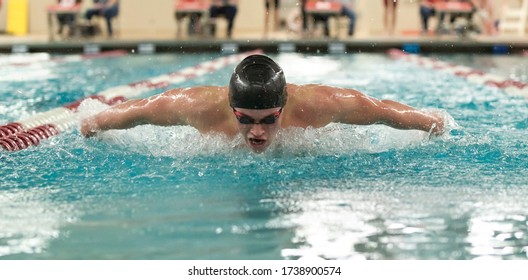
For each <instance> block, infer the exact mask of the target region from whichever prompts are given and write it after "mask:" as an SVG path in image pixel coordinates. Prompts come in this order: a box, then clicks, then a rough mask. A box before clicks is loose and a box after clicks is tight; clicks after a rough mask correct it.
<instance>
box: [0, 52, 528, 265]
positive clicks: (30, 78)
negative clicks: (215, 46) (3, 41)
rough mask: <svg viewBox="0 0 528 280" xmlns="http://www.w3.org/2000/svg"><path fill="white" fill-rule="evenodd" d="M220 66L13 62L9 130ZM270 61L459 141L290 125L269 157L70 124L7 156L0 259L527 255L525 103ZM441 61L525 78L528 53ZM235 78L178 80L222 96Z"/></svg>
mask: <svg viewBox="0 0 528 280" xmlns="http://www.w3.org/2000/svg"><path fill="white" fill-rule="evenodd" d="M218 56H219V54H197V55H176V54H175V55H170V54H164V55H129V56H125V57H113V58H108V59H93V60H85V61H80V62H68V63H49V62H38V63H33V64H30V65H25V66H6V67H2V68H1V69H0V72H1V73H0V80H1V84H2V86H1V87H0V96H1V101H0V122H1V123H2V124H4V123H8V122H11V121H16V120H19V119H23V118H26V117H28V116H31V115H33V114H34V113H35V112H42V111H46V110H50V109H53V108H56V107H59V106H63V105H64V104H67V103H69V102H72V101H75V100H78V99H80V98H82V97H85V96H88V95H92V94H96V93H98V92H100V91H102V90H104V89H107V88H110V87H114V86H117V85H123V84H128V83H131V82H134V81H139V80H144V79H147V78H149V77H153V76H157V75H161V74H164V73H169V72H173V71H175V70H177V69H180V68H182V67H187V66H192V65H195V64H197V63H199V62H204V61H208V60H210V59H212V58H216V57H218ZM272 56H273V58H274V59H276V60H277V62H278V63H279V64H280V65H282V66H283V67H284V70H285V73H286V77H287V79H288V81H289V82H293V83H325V84H330V85H335V86H343V87H352V88H356V89H358V90H360V91H363V92H365V93H368V94H370V95H373V96H375V97H377V98H387V99H394V100H398V101H401V102H403V103H406V104H409V105H411V106H415V107H419V108H424V109H426V110H435V109H436V108H439V109H440V110H442V112H444V114H445V115H446V116H447V117H452V118H453V119H454V121H451V122H450V124H449V129H450V132H449V133H448V135H445V136H443V137H440V138H435V139H429V138H428V137H427V135H426V134H425V133H422V132H417V131H398V130H394V129H391V128H388V127H384V126H369V127H356V126H343V125H331V126H329V127H325V128H322V129H308V130H306V131H303V130H296V129H292V130H288V131H285V132H284V133H283V134H282V135H281V136H280V139H281V141H280V143H281V144H280V145H276V146H274V147H272V148H271V149H270V151H268V152H266V153H264V154H260V155H257V154H253V153H250V152H247V151H245V150H236V149H233V147H234V146H235V145H236V144H237V140H233V141H229V140H226V139H223V138H221V137H212V136H207V137H206V136H201V135H199V134H198V133H197V132H196V131H195V130H194V129H192V128H188V127H171V128H167V127H164V128H161V127H154V126H141V127H137V128H134V129H131V130H127V131H110V132H107V133H105V134H103V135H102V136H101V138H100V139H84V138H82V137H81V136H80V134H79V132H78V131H77V129H72V130H70V131H67V132H65V133H62V134H60V135H58V136H56V137H52V138H50V139H48V140H46V141H43V142H42V143H41V144H40V145H39V146H37V147H31V148H29V149H25V150H21V151H18V152H5V151H0V165H1V169H0V170H1V174H0V175H1V177H2V180H1V182H0V258H2V259H298V258H301V257H313V256H317V257H320V258H325V259H475V258H499V259H527V258H528V219H527V217H528V210H527V209H528V202H527V201H526V199H524V198H525V197H527V196H528V178H527V177H526V176H525V175H524V173H525V172H526V170H528V151H527V147H528V139H527V137H526V135H527V128H528V119H527V116H528V106H527V105H528V100H527V99H525V98H522V97H515V96H509V95H506V94H504V92H503V91H501V90H500V89H497V88H492V87H488V86H485V85H478V84H474V83H470V82H468V81H466V80H465V79H463V78H460V77H456V76H453V75H449V74H446V73H442V72H438V71H435V70H431V69H426V68H422V67H420V66H418V65H416V64H412V63H408V62H405V61H399V60H392V59H390V58H389V57H388V56H386V55H384V54H349V55H303V54H294V53H286V54H275V55H272ZM439 58H440V59H443V60H447V61H456V62H458V63H465V64H467V65H469V66H472V67H476V68H479V69H482V70H485V71H488V72H495V73H501V74H503V75H508V76H510V77H514V78H517V79H519V80H522V81H525V82H526V81H527V80H528V78H527V77H526V69H527V66H526V64H527V59H526V58H522V57H498V56H479V55H460V56H458V55H451V56H441V57H439ZM509 61H514V62H515V63H514V64H513V65H512V64H508V62H509ZM504 65H508V66H507V67H503V66H504ZM233 66H234V65H233ZM233 66H229V67H225V68H222V69H221V70H219V71H216V72H214V73H211V74H207V75H204V76H201V77H197V78H195V79H190V80H188V81H186V82H184V83H183V84H179V85H178V86H184V87H187V86H193V85H202V84H209V85H225V84H226V82H227V79H228V77H229V75H230V72H231V71H232V69H233ZM161 91H163V90H162V89H157V90H153V91H150V92H149V93H147V94H145V96H148V95H151V94H154V93H157V92H161ZM106 106H107V105H103V104H101V103H99V102H97V101H92V100H91V101H87V102H84V103H83V104H82V105H81V107H80V114H90V113H93V112H95V111H98V110H101V109H104V108H105V107H106Z"/></svg>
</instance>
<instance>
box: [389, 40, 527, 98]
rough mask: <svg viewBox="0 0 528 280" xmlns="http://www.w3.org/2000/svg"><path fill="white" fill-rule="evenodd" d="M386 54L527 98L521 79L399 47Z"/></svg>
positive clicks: (525, 85)
mask: <svg viewBox="0 0 528 280" xmlns="http://www.w3.org/2000/svg"><path fill="white" fill-rule="evenodd" d="M388 54H389V55H390V56H391V57H392V58H395V59H401V60H405V61H408V62H412V63H415V64H418V65H420V66H422V67H425V68H430V69H433V70H439V71H442V72H447V73H450V74H453V75H455V76H459V77H462V78H465V79H466V80H468V81H469V82H472V83H476V84H482V85H487V86H491V87H497V88H500V89H502V90H504V92H506V93H507V94H508V95H512V96H523V97H526V98H528V84H527V83H524V82H521V81H517V80H512V79H508V78H505V77H502V76H499V75H495V74H490V73H486V72H484V71H481V70H477V69H473V68H471V67H467V66H462V65H456V64H453V63H447V62H444V61H440V60H437V59H433V58H427V57H423V56H419V55H415V54H409V53H406V52H403V51H401V50H399V49H391V50H389V51H388Z"/></svg>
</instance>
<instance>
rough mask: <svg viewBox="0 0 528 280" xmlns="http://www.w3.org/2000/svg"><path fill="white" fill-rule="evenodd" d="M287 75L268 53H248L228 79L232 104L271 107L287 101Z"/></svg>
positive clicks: (257, 107)
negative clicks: (266, 54)
mask: <svg viewBox="0 0 528 280" xmlns="http://www.w3.org/2000/svg"><path fill="white" fill-rule="evenodd" d="M286 98H287V97H286V78H285V77H284V72H283V71H282V68H280V66H279V65H277V63H275V62H274V61H273V60H271V58H269V57H267V56H265V55H251V56H248V57H246V58H245V59H244V60H242V62H240V64H238V66H237V67H236V68H235V72H234V73H233V75H232V76H231V80H230V81H229V104H230V105H231V107H233V108H244V109H269V108H275V107H284V104H286Z"/></svg>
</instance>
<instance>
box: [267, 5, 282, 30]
mask: <svg viewBox="0 0 528 280" xmlns="http://www.w3.org/2000/svg"><path fill="white" fill-rule="evenodd" d="M271 2H273V12H272V7H271V6H272V5H271ZM265 5H266V14H265V15H264V36H267V35H268V29H269V20H270V16H271V13H273V30H274V31H277V30H279V27H280V0H265Z"/></svg>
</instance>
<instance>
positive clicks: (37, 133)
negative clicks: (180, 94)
mask: <svg viewBox="0 0 528 280" xmlns="http://www.w3.org/2000/svg"><path fill="white" fill-rule="evenodd" d="M259 53H262V50H254V51H249V52H244V53H240V54H234V55H230V56H225V57H220V58H217V59H214V60H210V61H206V62H202V63H200V64H198V65H195V66H191V67H187V68H184V69H181V70H179V71H176V72H173V73H169V74H164V75H161V76H157V77H153V78H150V79H147V80H143V81H138V82H133V83H130V84H128V85H121V86H116V87H112V88H109V89H107V90H104V91H101V92H99V93H98V94H96V95H92V96H88V97H85V98H82V99H80V100H77V101H75V102H72V103H69V104H67V105H65V106H63V107H59V108H55V109H52V110H49V111H46V112H42V113H38V114H36V115H34V116H32V117H29V118H27V119H23V120H20V121H17V122H12V123H8V124H6V125H2V126H0V147H2V148H3V149H4V150H7V151H18V150H22V149H25V148H29V147H31V146H36V145H38V144H39V143H40V141H41V140H44V139H47V138H50V137H52V136H54V135H58V134H60V133H61V132H63V131H66V130H68V129H69V128H71V127H72V126H74V125H76V124H78V122H79V116H78V114H77V109H78V107H79V105H80V104H81V103H82V101H84V100H86V99H97V100H99V101H101V102H103V103H106V104H109V105H113V104H117V103H120V102H124V101H126V100H127V99H129V98H132V97H136V96H138V95H140V94H141V93H144V92H147V91H150V90H153V89H157V88H164V87H168V86H170V85H171V84H178V83H182V82H185V81H187V80H189V79H192V78H196V77H199V76H202V75H204V74H207V73H211V72H214V71H217V70H219V69H220V68H223V67H225V66H227V65H230V64H234V63H238V62H239V61H240V60H242V59H243V58H245V57H246V56H248V55H251V54H259Z"/></svg>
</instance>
